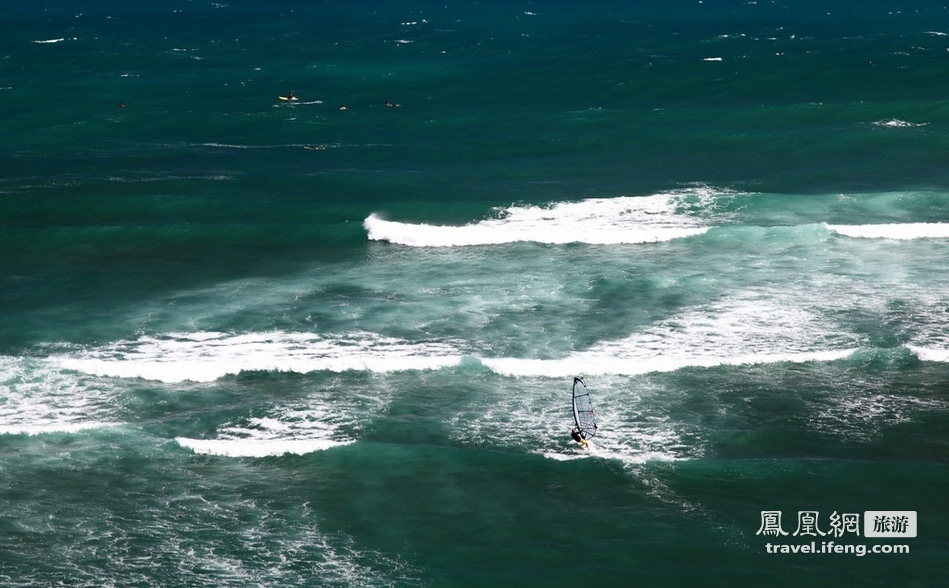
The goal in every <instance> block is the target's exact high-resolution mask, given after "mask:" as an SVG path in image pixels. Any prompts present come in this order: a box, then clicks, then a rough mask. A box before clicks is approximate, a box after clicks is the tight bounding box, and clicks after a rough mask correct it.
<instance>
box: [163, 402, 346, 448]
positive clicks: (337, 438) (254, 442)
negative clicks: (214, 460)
mask: <svg viewBox="0 0 949 588" xmlns="http://www.w3.org/2000/svg"><path fill="white" fill-rule="evenodd" d="M353 418H354V417H352V416H350V417H349V418H348V420H350V421H352V420H353ZM346 421H347V417H346V416H344V415H343V414H341V413H340V411H339V408H331V407H330V406H328V405H327V404H326V403H325V401H322V400H318V399H311V401H310V402H308V404H307V406H306V407H278V408H275V409H273V414H272V415H270V416H267V417H254V418H248V419H244V420H241V421H240V422H237V423H233V424H229V425H225V426H222V427H220V428H219V429H218V431H217V438H215V439H190V438H187V437H177V438H176V439H175V441H177V442H178V443H179V444H180V445H181V446H182V447H187V448H189V449H191V450H192V451H194V452H195V453H201V454H209V455H220V456H225V457H267V456H275V455H284V454H288V453H290V454H296V455H304V454H307V453H312V452H314V451H325V450H327V449H331V448H333V447H340V446H342V445H348V444H349V443H352V442H353V441H354V440H353V439H351V438H349V437H346V436H345V435H343V434H341V433H340V432H339V427H340V426H341V425H342V424H345V423H346Z"/></svg>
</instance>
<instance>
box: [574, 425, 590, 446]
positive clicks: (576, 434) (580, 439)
mask: <svg viewBox="0 0 949 588" xmlns="http://www.w3.org/2000/svg"><path fill="white" fill-rule="evenodd" d="M570 436H571V437H572V438H573V440H574V441H576V442H577V443H579V444H580V446H581V447H586V446H587V440H586V439H584V438H583V433H581V432H580V429H578V428H576V427H574V428H573V430H572V431H570Z"/></svg>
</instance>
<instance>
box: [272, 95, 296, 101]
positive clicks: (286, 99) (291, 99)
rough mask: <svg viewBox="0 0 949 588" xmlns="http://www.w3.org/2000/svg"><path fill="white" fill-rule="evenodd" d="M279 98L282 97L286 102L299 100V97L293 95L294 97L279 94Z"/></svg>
mask: <svg viewBox="0 0 949 588" xmlns="http://www.w3.org/2000/svg"><path fill="white" fill-rule="evenodd" d="M277 98H280V99H281V100H283V101H284V102H296V101H297V100H299V98H297V97H296V96H292V97H289V98H288V97H286V96H277Z"/></svg>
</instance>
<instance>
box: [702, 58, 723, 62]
mask: <svg viewBox="0 0 949 588" xmlns="http://www.w3.org/2000/svg"><path fill="white" fill-rule="evenodd" d="M721 60H722V58H721V57H706V58H704V59H702V61H721Z"/></svg>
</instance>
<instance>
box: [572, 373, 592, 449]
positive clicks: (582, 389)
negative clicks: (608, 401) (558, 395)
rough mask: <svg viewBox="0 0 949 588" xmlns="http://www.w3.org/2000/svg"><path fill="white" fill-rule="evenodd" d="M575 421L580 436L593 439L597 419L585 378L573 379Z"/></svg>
mask: <svg viewBox="0 0 949 588" xmlns="http://www.w3.org/2000/svg"><path fill="white" fill-rule="evenodd" d="M573 422H574V423H576V426H577V429H579V430H580V437H582V438H583V439H591V438H593V436H594V435H596V419H594V418H593V403H592V402H591V401H590V393H589V392H587V386H586V384H584V383H583V378H574V379H573Z"/></svg>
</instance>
